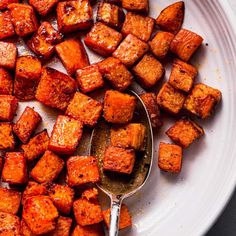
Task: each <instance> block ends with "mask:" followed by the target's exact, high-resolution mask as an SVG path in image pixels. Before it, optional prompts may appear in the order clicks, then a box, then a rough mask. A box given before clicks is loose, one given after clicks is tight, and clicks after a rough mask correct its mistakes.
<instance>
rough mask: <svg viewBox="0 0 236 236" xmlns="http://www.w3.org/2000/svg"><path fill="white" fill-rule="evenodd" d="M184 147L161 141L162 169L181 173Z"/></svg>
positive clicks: (160, 157) (159, 158)
mask: <svg viewBox="0 0 236 236" xmlns="http://www.w3.org/2000/svg"><path fill="white" fill-rule="evenodd" d="M182 152H183V151H182V148H181V147H180V146H178V145H175V144H168V143H163V142H161V143H160V146H159V154H158V166H159V168H160V169H161V170H163V171H167V172H172V173H179V172H180V171H181V166H182Z"/></svg>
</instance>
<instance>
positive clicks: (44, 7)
mask: <svg viewBox="0 0 236 236" xmlns="http://www.w3.org/2000/svg"><path fill="white" fill-rule="evenodd" d="M58 2H59V0H29V4H30V5H31V6H33V7H34V9H35V10H36V11H37V12H38V14H39V15H41V16H46V15H47V14H48V13H49V12H51V10H52V9H53V7H54V6H55V5H56V4H57V3H58Z"/></svg>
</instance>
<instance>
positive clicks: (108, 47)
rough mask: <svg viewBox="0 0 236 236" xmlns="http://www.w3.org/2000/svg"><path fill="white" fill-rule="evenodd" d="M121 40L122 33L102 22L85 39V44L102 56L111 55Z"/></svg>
mask: <svg viewBox="0 0 236 236" xmlns="http://www.w3.org/2000/svg"><path fill="white" fill-rule="evenodd" d="M121 40H122V35H121V33H119V32H118V31H116V30H114V29H112V28H110V27H109V26H107V25H105V24H103V23H101V22H97V23H96V24H95V25H94V26H93V27H92V29H91V30H90V32H89V33H88V34H87V35H86V36H85V38H84V42H85V44H86V45H87V46H88V47H89V48H90V49H91V50H93V51H95V52H96V53H98V54H100V55H102V56H109V55H111V54H112V53H113V52H114V51H115V50H116V48H117V46H118V45H119V43H120V41H121Z"/></svg>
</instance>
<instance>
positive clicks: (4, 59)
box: [0, 42, 17, 70]
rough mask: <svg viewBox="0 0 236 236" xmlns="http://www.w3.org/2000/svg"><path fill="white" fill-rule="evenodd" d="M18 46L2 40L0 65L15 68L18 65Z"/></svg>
mask: <svg viewBox="0 0 236 236" xmlns="http://www.w3.org/2000/svg"><path fill="white" fill-rule="evenodd" d="M16 57H17V48H16V45H15V44H14V43H9V42H0V66H2V67H4V68H6V69H9V70H14V68H15V65H16Z"/></svg>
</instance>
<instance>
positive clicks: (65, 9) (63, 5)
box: [57, 0, 93, 33]
mask: <svg viewBox="0 0 236 236" xmlns="http://www.w3.org/2000/svg"><path fill="white" fill-rule="evenodd" d="M57 24H58V29H59V31H60V32H62V33H69V32H73V31H76V30H85V29H88V28H90V27H91V26H92V24H93V10H92V7H91V6H90V3H89V0H78V1H64V2H59V3H58V4H57Z"/></svg>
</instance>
